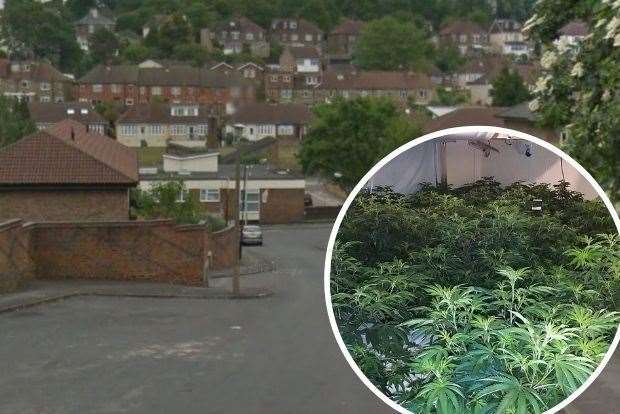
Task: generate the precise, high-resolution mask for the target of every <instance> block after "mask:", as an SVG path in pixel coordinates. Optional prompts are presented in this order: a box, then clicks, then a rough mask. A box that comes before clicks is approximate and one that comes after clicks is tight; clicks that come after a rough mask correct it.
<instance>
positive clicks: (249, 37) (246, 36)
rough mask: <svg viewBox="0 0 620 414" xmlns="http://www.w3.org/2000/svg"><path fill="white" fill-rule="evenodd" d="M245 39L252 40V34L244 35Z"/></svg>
mask: <svg viewBox="0 0 620 414" xmlns="http://www.w3.org/2000/svg"><path fill="white" fill-rule="evenodd" d="M245 39H246V40H254V33H246V34H245Z"/></svg>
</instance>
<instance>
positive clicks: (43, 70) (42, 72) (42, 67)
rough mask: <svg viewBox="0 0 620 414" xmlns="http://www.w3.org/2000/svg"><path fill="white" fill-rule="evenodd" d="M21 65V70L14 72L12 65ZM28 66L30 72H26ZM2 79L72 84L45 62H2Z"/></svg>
mask: <svg viewBox="0 0 620 414" xmlns="http://www.w3.org/2000/svg"><path fill="white" fill-rule="evenodd" d="M15 63H19V65H20V69H19V70H17V71H13V69H12V67H11V66H12V65H13V64H15ZM26 66H28V67H29V70H25V68H26ZM0 77H2V78H8V79H14V80H34V81H39V82H71V79H70V78H68V77H67V76H65V75H63V74H62V73H61V72H60V71H59V70H58V69H56V68H55V67H53V66H52V65H51V64H49V63H47V62H43V61H21V62H16V61H13V62H12V61H9V60H6V59H1V60H0Z"/></svg>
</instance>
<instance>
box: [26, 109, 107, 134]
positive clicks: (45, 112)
mask: <svg viewBox="0 0 620 414" xmlns="http://www.w3.org/2000/svg"><path fill="white" fill-rule="evenodd" d="M28 112H29V113H30V119H32V121H33V122H34V123H35V125H36V126H37V128H38V129H46V128H49V127H50V126H52V125H53V124H56V123H58V122H61V121H62V120H64V119H71V120H74V121H77V122H79V123H80V124H82V125H84V126H85V127H86V132H88V133H91V134H101V135H104V134H105V133H106V132H107V129H108V121H107V120H106V119H105V118H104V117H103V116H101V115H100V114H99V113H98V112H97V111H96V110H95V108H94V107H93V106H92V105H90V104H88V103H84V102H58V103H54V102H46V103H41V102H30V103H28Z"/></svg>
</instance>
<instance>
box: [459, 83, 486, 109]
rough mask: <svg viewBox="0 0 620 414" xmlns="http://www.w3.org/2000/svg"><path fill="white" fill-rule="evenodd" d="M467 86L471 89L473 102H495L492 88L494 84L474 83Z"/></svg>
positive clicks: (471, 100)
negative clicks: (492, 96)
mask: <svg viewBox="0 0 620 414" xmlns="http://www.w3.org/2000/svg"><path fill="white" fill-rule="evenodd" d="M465 88H466V89H468V90H469V94H470V103H471V104H473V105H491V104H492V103H493V99H492V98H491V89H492V88H493V86H492V85H491V84H489V83H485V84H473V85H467V86H465Z"/></svg>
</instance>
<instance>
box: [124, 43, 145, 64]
mask: <svg viewBox="0 0 620 414" xmlns="http://www.w3.org/2000/svg"><path fill="white" fill-rule="evenodd" d="M152 54H153V52H152V50H151V49H150V48H148V47H146V46H144V45H142V44H140V43H135V44H130V45H128V46H127V47H126V48H125V49H123V50H122V52H121V56H122V57H123V59H125V60H127V61H129V62H130V63H140V62H142V61H144V60H146V59H148V58H149V57H150V56H152Z"/></svg>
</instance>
